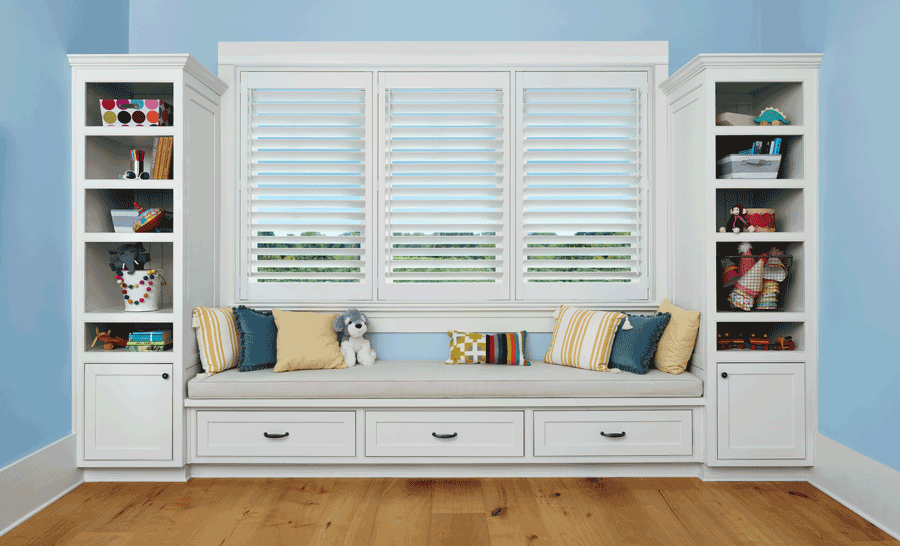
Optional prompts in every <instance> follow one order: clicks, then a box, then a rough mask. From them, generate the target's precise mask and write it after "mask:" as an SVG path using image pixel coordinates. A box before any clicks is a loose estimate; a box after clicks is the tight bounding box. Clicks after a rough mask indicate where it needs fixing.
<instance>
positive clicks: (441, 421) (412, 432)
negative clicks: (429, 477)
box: [366, 411, 525, 457]
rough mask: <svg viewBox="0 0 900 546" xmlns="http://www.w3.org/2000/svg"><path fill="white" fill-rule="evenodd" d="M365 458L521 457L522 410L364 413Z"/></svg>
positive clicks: (523, 436)
mask: <svg viewBox="0 0 900 546" xmlns="http://www.w3.org/2000/svg"><path fill="white" fill-rule="evenodd" d="M366 456H367V457H524V456H525V413H524V412H522V411H416V412H412V411H367V412H366Z"/></svg>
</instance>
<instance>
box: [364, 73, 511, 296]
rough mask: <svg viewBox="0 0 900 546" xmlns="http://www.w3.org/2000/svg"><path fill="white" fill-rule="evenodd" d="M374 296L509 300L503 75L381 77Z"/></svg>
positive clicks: (506, 110)
mask: <svg viewBox="0 0 900 546" xmlns="http://www.w3.org/2000/svg"><path fill="white" fill-rule="evenodd" d="M379 80H380V92H379V95H380V97H381V99H380V100H381V106H380V108H381V112H382V125H381V127H382V128H383V130H384V134H383V140H382V155H381V165H380V168H381V177H380V178H381V184H382V185H381V188H382V198H381V200H380V206H381V207H382V216H381V218H382V219H383V229H384V237H383V238H382V241H383V244H384V250H383V252H382V253H381V258H382V260H383V262H381V264H380V267H381V272H382V279H381V282H380V286H379V298H381V299H395V300H417V299H422V300H455V301H456V300H487V299H508V298H509V295H510V294H509V276H510V275H509V266H508V263H509V262H508V256H509V244H508V238H509V235H508V233H509V228H508V226H509V217H510V214H509V211H508V206H509V203H510V199H509V183H508V182H509V178H510V177H509V161H508V159H507V158H508V157H509V153H508V150H509V137H508V134H509V126H510V116H509V99H508V97H509V87H510V85H509V81H510V76H509V73H382V74H379Z"/></svg>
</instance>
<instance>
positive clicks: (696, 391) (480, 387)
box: [188, 360, 703, 399]
mask: <svg viewBox="0 0 900 546" xmlns="http://www.w3.org/2000/svg"><path fill="white" fill-rule="evenodd" d="M702 395H703V382H702V381H701V380H700V379H699V378H698V377H696V376H695V375H693V374H690V373H683V374H681V375H671V374H667V373H665V372H661V371H659V370H650V373H648V374H647V375H634V374H631V373H627V372H626V373H620V374H615V373H609V372H594V371H590V370H582V369H579V368H569V367H566V366H554V365H551V364H544V363H541V362H532V363H531V366H502V365H497V364H467V365H456V366H448V365H446V364H444V363H443V362H438V361H425V362H421V361H389V360H379V361H378V362H376V363H375V365H374V366H354V367H352V368H350V369H346V370H301V371H295V372H286V373H274V372H273V371H272V370H256V371H252V372H240V371H238V370H236V369H232V370H228V371H225V372H222V373H218V374H216V375H213V376H210V377H206V378H204V379H200V378H198V377H195V378H194V379H191V381H190V382H188V396H189V397H190V398H193V399H232V398H239V399H265V398H633V397H640V398H656V397H660V398H670V397H679V398H690V397H698V396H702Z"/></svg>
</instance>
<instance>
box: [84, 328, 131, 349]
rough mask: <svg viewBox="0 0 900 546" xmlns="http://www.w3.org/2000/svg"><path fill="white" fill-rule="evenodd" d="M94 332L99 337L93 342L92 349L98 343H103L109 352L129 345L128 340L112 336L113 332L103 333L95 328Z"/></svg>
mask: <svg viewBox="0 0 900 546" xmlns="http://www.w3.org/2000/svg"><path fill="white" fill-rule="evenodd" d="M94 331H95V332H96V334H97V335H96V336H95V337H94V341H92V342H91V347H93V346H94V344H96V343H97V341H100V342H101V343H103V348H104V349H106V350H107V351H112V350H113V349H115V348H116V347H125V346H127V345H128V340H127V339H125V338H123V337H119V336H114V335H112V330H108V331H106V332H101V331H100V328H97V327H96V326H95V327H94Z"/></svg>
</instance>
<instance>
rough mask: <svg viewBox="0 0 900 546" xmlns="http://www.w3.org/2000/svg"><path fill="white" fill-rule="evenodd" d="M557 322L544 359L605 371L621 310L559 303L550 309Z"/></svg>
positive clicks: (621, 317) (552, 362) (619, 321)
mask: <svg viewBox="0 0 900 546" xmlns="http://www.w3.org/2000/svg"><path fill="white" fill-rule="evenodd" d="M553 317H554V318H555V319H556V326H554V327H553V337H552V338H551V340H550V348H549V349H547V354H545V355H544V362H548V363H550V364H562V365H563V366H572V367H573V368H583V369H585V370H594V371H598V372H608V371H609V368H607V367H606V364H607V363H608V362H609V354H610V353H611V352H612V346H613V339H614V338H615V336H616V329H617V328H618V327H619V323H621V322H622V319H624V318H625V315H623V314H622V313H612V312H607V311H588V310H587V309H576V308H575V307H566V306H565V305H560V306H559V309H557V310H556V311H555V312H554V313H553Z"/></svg>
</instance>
